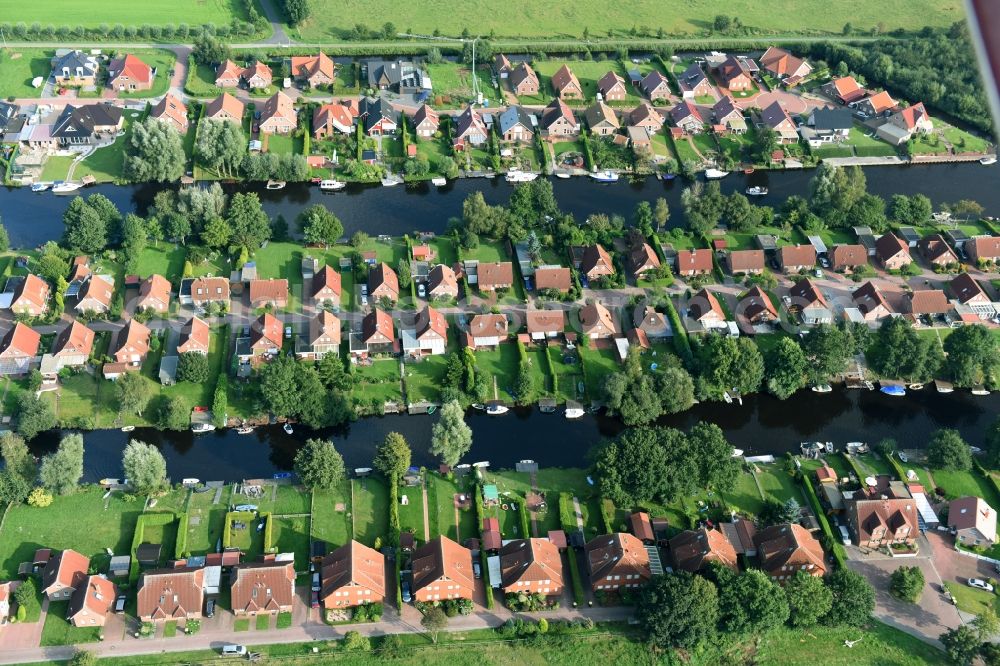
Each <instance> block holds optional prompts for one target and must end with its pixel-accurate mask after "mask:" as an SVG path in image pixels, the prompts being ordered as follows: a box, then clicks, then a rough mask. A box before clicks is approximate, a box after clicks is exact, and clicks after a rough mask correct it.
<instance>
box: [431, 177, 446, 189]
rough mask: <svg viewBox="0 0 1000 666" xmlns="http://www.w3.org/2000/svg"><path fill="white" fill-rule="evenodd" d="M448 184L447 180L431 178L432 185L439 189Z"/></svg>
mask: <svg viewBox="0 0 1000 666" xmlns="http://www.w3.org/2000/svg"><path fill="white" fill-rule="evenodd" d="M447 184H448V179H447V178H441V177H437V178H431V185H436V186H437V187H444V186H445V185H447Z"/></svg>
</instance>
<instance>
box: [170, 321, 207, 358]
mask: <svg viewBox="0 0 1000 666" xmlns="http://www.w3.org/2000/svg"><path fill="white" fill-rule="evenodd" d="M210 335H211V334H210V330H209V327H208V323H207V322H205V321H204V320H203V319H199V318H198V317H191V319H189V320H188V322H187V323H186V324H184V326H183V328H181V336H180V341H179V342H178V344H177V353H178V354H187V353H189V352H191V353H195V354H206V355H207V354H208V346H209V342H210V339H211V337H210Z"/></svg>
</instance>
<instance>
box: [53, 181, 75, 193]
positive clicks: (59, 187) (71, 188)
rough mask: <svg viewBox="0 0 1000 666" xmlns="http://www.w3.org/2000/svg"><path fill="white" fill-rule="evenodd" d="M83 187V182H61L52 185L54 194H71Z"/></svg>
mask: <svg viewBox="0 0 1000 666" xmlns="http://www.w3.org/2000/svg"><path fill="white" fill-rule="evenodd" d="M81 187H83V185H82V184H81V183H63V182H59V183H56V184H55V185H53V186H52V194H71V193H73V192H76V191H77V190H78V189H80V188H81Z"/></svg>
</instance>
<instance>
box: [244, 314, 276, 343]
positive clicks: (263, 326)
mask: <svg viewBox="0 0 1000 666" xmlns="http://www.w3.org/2000/svg"><path fill="white" fill-rule="evenodd" d="M261 342H263V343H264V344H265V345H266V344H267V343H270V345H271V346H274V347H277V348H279V349H280V348H281V344H282V341H281V320H280V319H278V318H277V317H275V316H274V315H272V314H271V313H269V312H265V313H264V314H262V315H261V316H260V317H259V318H258V319H257V320H256V321H255V322H254V323H253V324H252V325H251V326H250V346H251V347H257V346H259V345H258V343H261Z"/></svg>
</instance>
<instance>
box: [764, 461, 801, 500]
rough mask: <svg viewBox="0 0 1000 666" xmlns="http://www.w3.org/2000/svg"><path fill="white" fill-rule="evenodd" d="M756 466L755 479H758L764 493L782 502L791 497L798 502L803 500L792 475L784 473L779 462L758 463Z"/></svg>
mask: <svg viewBox="0 0 1000 666" xmlns="http://www.w3.org/2000/svg"><path fill="white" fill-rule="evenodd" d="M757 467H758V468H759V469H760V471H759V472H758V473H757V479H758V480H759V481H760V487H761V488H763V490H764V492H765V493H767V494H768V495H770V496H771V497H773V498H774V499H776V500H778V501H779V502H784V501H786V500H788V499H791V498H795V500H796V501H798V502H799V503H801V502H802V501H803V500H802V492H801V491H800V490H799V488H798V486H796V485H795V481H793V480H792V477H790V476H788V474H786V473H785V470H784V468H782V466H781V464H779V463H773V464H769V465H760V464H759V465H757Z"/></svg>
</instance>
